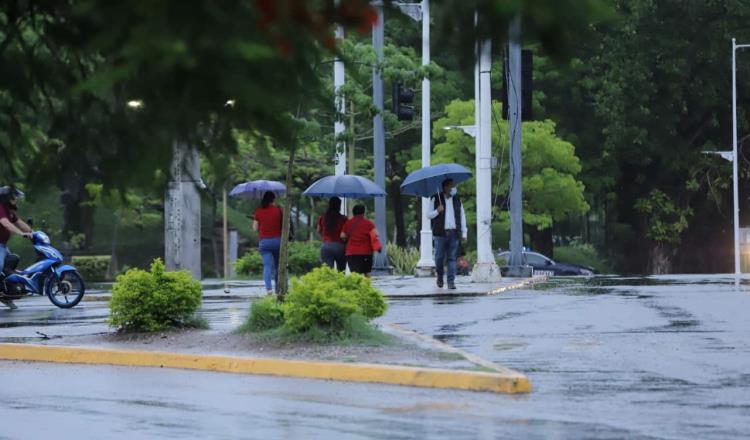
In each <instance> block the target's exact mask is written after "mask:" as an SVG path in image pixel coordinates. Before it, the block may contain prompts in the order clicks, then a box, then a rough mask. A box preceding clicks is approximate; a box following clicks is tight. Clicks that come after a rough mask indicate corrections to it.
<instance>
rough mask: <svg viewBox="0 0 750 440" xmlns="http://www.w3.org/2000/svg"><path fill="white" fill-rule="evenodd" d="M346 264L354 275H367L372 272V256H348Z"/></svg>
mask: <svg viewBox="0 0 750 440" xmlns="http://www.w3.org/2000/svg"><path fill="white" fill-rule="evenodd" d="M346 262H347V263H349V270H350V271H352V272H354V273H361V274H362V275H367V274H369V273H370V272H372V255H347V257H346Z"/></svg>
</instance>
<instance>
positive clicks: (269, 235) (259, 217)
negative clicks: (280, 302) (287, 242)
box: [253, 191, 283, 295]
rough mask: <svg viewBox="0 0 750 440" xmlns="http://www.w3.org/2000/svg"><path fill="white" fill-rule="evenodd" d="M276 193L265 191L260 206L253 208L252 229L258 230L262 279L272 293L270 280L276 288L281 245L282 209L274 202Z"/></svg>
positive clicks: (271, 293)
mask: <svg viewBox="0 0 750 440" xmlns="http://www.w3.org/2000/svg"><path fill="white" fill-rule="evenodd" d="M275 200H276V194H274V193H272V192H271V191H266V193H265V194H263V199H262V200H261V202H260V208H258V209H256V210H255V219H254V220H253V230H254V231H258V240H259V241H258V248H259V250H260V256H261V257H262V258H263V281H264V282H265V284H266V292H267V293H268V294H269V295H273V293H274V290H273V286H272V282H271V280H272V279H273V280H274V283H275V284H276V289H278V287H279V285H278V282H279V248H280V247H281V227H282V219H283V211H282V210H281V208H279V207H278V206H276V205H275V204H274V201H275Z"/></svg>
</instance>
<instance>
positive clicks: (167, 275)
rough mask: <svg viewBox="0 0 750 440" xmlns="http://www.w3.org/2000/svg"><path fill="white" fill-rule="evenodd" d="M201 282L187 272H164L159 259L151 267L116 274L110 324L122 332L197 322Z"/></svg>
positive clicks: (191, 324) (184, 325)
mask: <svg viewBox="0 0 750 440" xmlns="http://www.w3.org/2000/svg"><path fill="white" fill-rule="evenodd" d="M202 296H203V293H202V292H201V285H200V283H199V282H198V281H195V280H194V279H193V277H192V276H191V275H190V273H188V272H186V271H180V272H166V271H165V270H164V263H163V262H162V261H161V260H160V259H156V260H154V262H153V263H151V270H150V271H149V272H146V271H144V270H140V269H131V270H129V271H128V272H126V273H124V274H122V275H120V276H118V277H117V281H116V282H115V284H114V287H113V288H112V300H111V301H110V302H109V311H110V315H109V324H110V325H111V326H113V327H117V328H118V329H120V330H125V331H147V332H148V331H159V330H165V329H168V328H174V327H187V326H194V325H195V324H196V322H197V321H196V317H195V312H196V311H197V310H198V308H199V307H200V305H201V300H202Z"/></svg>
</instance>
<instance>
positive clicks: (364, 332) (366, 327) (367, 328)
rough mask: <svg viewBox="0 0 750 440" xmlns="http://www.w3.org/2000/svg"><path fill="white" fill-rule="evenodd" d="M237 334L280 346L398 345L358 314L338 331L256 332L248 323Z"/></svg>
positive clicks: (314, 328)
mask: <svg viewBox="0 0 750 440" xmlns="http://www.w3.org/2000/svg"><path fill="white" fill-rule="evenodd" d="M237 333H241V334H248V335H251V336H253V337H255V338H258V339H260V340H262V341H266V342H274V343H279V344H289V343H314V344H330V345H366V346H390V345H396V344H397V340H396V339H395V338H394V337H393V336H391V335H389V334H387V333H384V332H382V331H380V330H379V329H377V328H376V327H375V326H373V325H372V324H370V323H369V322H367V319H366V318H365V317H363V316H362V315H357V314H355V315H352V316H350V317H349V318H348V320H347V321H346V323H345V325H344V327H343V328H342V329H341V330H338V331H332V330H331V329H326V328H321V327H319V326H313V327H310V328H309V329H307V330H306V331H304V332H301V333H299V332H294V331H292V330H290V329H289V328H287V327H286V326H283V325H282V326H279V327H276V328H272V329H267V330H262V331H254V330H252V328H251V326H250V325H249V321H248V322H246V323H245V324H243V325H242V326H241V327H240V328H238V329H237Z"/></svg>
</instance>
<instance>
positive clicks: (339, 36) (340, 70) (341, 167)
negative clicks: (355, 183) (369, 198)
mask: <svg viewBox="0 0 750 440" xmlns="http://www.w3.org/2000/svg"><path fill="white" fill-rule="evenodd" d="M339 2H340V0H337V1H336V4H337V5H338V4H339ZM343 39H344V28H343V27H341V26H340V25H336V41H337V42H341V40H343ZM345 81H346V76H345V71H344V62H343V61H342V60H341V59H340V58H338V57H336V59H335V60H334V62H333V89H334V93H335V100H336V101H335V104H336V113H337V115H336V121H335V122H334V124H333V135H334V139H335V142H336V158H335V164H336V168H335V174H336V175H337V176H341V175H344V174H346V142H344V141H342V140H341V139H340V136H341V134H342V133H343V132H344V130H346V125H345V124H344V119H343V118H344V113H345V112H346V103H345V102H344V98H343V97H342V96H341V86H343V85H344V83H345ZM346 212H347V211H346V199H344V200H343V203H342V204H341V213H342V214H344V215H345V214H346Z"/></svg>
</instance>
